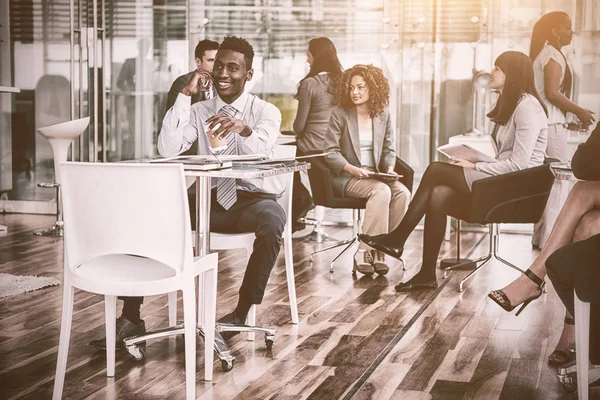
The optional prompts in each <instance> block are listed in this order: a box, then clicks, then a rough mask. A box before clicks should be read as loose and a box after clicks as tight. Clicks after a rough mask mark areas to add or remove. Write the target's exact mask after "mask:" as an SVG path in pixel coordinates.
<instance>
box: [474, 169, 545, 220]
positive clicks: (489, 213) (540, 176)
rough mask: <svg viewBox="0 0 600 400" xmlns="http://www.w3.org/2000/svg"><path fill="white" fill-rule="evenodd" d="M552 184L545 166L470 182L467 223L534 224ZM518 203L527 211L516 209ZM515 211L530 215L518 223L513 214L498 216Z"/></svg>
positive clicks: (542, 208)
mask: <svg viewBox="0 0 600 400" xmlns="http://www.w3.org/2000/svg"><path fill="white" fill-rule="evenodd" d="M553 183H554V175H552V171H550V166H549V165H541V166H539V167H533V168H527V169H524V170H522V171H516V172H510V173H507V174H502V175H497V176H492V177H489V178H484V179H480V180H477V181H475V182H473V189H472V193H473V197H472V215H471V221H472V222H477V221H482V222H483V223H488V222H522V223H527V222H530V220H532V219H535V220H536V221H533V222H537V220H539V217H538V218H535V217H536V216H537V215H539V216H541V214H542V213H543V211H544V207H545V206H546V202H547V201H548V196H549V195H550V190H551V189H552V184H553ZM519 203H522V204H527V205H526V206H525V208H528V209H526V210H517V207H518V206H519ZM516 211H523V213H524V214H528V213H529V214H530V215H529V216H528V218H525V219H526V220H519V219H522V218H520V217H519V216H517V215H506V216H501V215H500V214H503V213H504V214H507V213H508V214H510V213H513V214H514V213H516ZM490 218H491V219H496V220H490ZM498 219H499V220H498ZM482 222H479V223H482Z"/></svg>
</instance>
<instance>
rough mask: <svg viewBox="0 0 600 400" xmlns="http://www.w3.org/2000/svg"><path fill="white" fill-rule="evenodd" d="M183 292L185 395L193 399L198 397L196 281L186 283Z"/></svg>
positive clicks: (189, 399)
mask: <svg viewBox="0 0 600 400" xmlns="http://www.w3.org/2000/svg"><path fill="white" fill-rule="evenodd" d="M182 292H183V321H184V322H183V326H184V336H185V397H186V399H188V400H191V399H195V398H196V304H195V302H196V290H195V288H194V282H193V281H190V282H189V283H186V285H185V287H184V289H183V290H182ZM211 365H212V364H211Z"/></svg>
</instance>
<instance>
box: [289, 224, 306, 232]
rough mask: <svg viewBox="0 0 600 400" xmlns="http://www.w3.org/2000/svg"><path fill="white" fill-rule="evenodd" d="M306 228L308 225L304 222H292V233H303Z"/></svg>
mask: <svg viewBox="0 0 600 400" xmlns="http://www.w3.org/2000/svg"><path fill="white" fill-rule="evenodd" d="M305 228H306V224H305V223H303V222H298V221H292V233H294V232H298V231H301V230H303V229H305Z"/></svg>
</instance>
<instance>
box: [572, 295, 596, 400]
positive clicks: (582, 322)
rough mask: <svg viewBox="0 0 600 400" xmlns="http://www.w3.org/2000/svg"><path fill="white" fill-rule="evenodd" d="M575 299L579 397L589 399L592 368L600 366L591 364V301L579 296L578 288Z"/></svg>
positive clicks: (576, 361)
mask: <svg viewBox="0 0 600 400" xmlns="http://www.w3.org/2000/svg"><path fill="white" fill-rule="evenodd" d="M573 292H574V293H573V296H574V300H575V347H576V348H577V351H576V352H575V363H576V365H577V398H578V399H579V400H588V399H589V395H590V394H589V384H590V369H592V370H596V371H597V370H598V369H599V368H600V366H598V365H590V361H589V359H590V358H589V354H590V303H589V302H586V301H583V300H581V299H580V298H579V296H577V289H575V290H574V291H573Z"/></svg>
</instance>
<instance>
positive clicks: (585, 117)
mask: <svg viewBox="0 0 600 400" xmlns="http://www.w3.org/2000/svg"><path fill="white" fill-rule="evenodd" d="M592 114H593V111H590V110H586V109H585V108H582V109H581V110H579V111H578V112H576V113H575V115H577V118H579V121H580V122H581V125H582V126H583V127H584V128H587V127H588V126H590V125H592V124H593V123H594V121H595V119H594V117H593V116H592Z"/></svg>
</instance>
